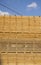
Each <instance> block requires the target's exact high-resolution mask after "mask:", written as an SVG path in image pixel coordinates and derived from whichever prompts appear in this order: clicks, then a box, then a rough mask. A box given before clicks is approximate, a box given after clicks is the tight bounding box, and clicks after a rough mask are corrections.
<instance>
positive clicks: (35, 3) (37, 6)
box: [0, 0, 41, 16]
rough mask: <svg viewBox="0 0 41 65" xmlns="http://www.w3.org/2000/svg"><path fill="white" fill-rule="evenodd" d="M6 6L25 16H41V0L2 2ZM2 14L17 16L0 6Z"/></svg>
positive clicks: (1, 0)
mask: <svg viewBox="0 0 41 65" xmlns="http://www.w3.org/2000/svg"><path fill="white" fill-rule="evenodd" d="M0 2H1V3H3V4H4V5H6V6H8V7H10V8H12V9H15V10H16V11H18V12H21V14H22V15H24V16H41V0H0ZM0 13H1V14H2V13H7V14H11V15H17V14H16V13H15V12H12V11H10V10H9V9H7V8H5V7H3V6H1V5H0Z"/></svg>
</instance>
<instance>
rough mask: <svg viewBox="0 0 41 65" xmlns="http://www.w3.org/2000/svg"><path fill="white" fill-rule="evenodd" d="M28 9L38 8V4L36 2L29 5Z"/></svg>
mask: <svg viewBox="0 0 41 65" xmlns="http://www.w3.org/2000/svg"><path fill="white" fill-rule="evenodd" d="M27 7H28V8H37V7H38V4H37V3H36V2H32V3H30V4H28V5H27Z"/></svg>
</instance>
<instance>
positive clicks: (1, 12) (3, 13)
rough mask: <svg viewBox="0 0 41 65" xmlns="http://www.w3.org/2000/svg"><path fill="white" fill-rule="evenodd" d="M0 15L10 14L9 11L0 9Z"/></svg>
mask: <svg viewBox="0 0 41 65" xmlns="http://www.w3.org/2000/svg"><path fill="white" fill-rule="evenodd" d="M0 15H2V16H4V15H10V14H9V13H8V12H3V11H1V10H0Z"/></svg>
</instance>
